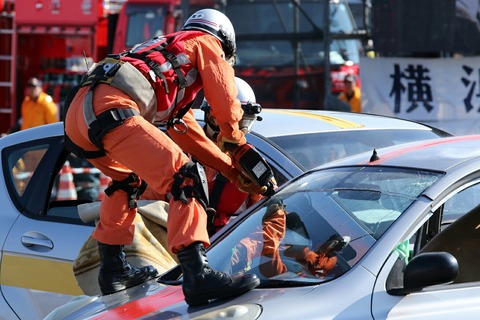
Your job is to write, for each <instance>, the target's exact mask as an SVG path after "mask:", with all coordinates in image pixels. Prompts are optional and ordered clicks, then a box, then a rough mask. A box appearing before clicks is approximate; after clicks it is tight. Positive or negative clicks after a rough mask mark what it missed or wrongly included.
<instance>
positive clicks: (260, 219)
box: [209, 167, 441, 286]
mask: <svg viewBox="0 0 480 320" xmlns="http://www.w3.org/2000/svg"><path fill="white" fill-rule="evenodd" d="M352 171H353V172H352ZM440 175H441V174H440V173H435V172H428V171H421V170H407V169H405V170H402V169H398V168H396V169H392V168H386V167H385V168H382V169H381V170H378V168H365V167H358V168H334V169H326V170H321V171H317V172H314V173H312V174H310V175H308V178H303V179H298V180H296V181H293V182H292V183H290V184H288V185H287V186H285V187H284V188H282V189H281V190H279V192H278V193H277V194H276V195H275V196H273V197H272V198H270V199H267V200H265V201H264V202H262V203H260V204H259V205H258V208H257V210H256V211H255V212H254V213H252V214H250V215H248V217H246V218H245V220H244V221H242V223H241V224H237V225H236V226H235V228H232V230H230V231H227V236H226V237H222V241H220V242H217V243H215V244H214V246H213V247H212V249H211V250H210V251H209V261H210V262H211V263H212V264H214V267H215V268H216V269H220V270H222V271H224V272H238V271H246V272H251V273H255V274H257V276H259V277H260V279H262V280H263V281H264V285H266V286H268V285H269V283H270V284H272V282H270V280H272V281H275V285H280V286H281V284H278V283H277V281H287V280H288V281H293V282H296V283H298V282H301V283H312V282H318V281H327V280H331V279H333V278H335V277H337V276H340V275H342V274H343V273H345V272H347V271H348V270H349V269H350V268H351V267H353V266H354V265H355V264H356V263H358V261H360V259H361V258H362V257H363V256H364V255H365V254H366V253H367V252H368V251H369V250H370V248H371V247H372V246H373V245H374V244H375V242H376V241H377V240H378V239H380V238H381V237H382V236H383V234H384V233H385V231H386V230H387V229H388V228H389V227H390V226H392V224H393V223H394V222H395V221H396V220H397V218H398V217H399V216H400V215H401V214H402V213H403V212H404V211H405V210H406V209H407V208H408V207H409V206H410V205H411V204H412V203H413V202H414V201H416V200H417V198H418V197H419V196H420V195H421V194H422V192H423V191H424V190H425V189H427V188H428V187H429V186H431V185H432V184H433V183H434V182H435V181H436V180H437V179H438V177H439V176H440ZM279 208H280V209H279ZM282 211H283V212H282ZM239 219H242V217H239ZM342 243H343V244H344V246H343V247H342V245H341V244H342ZM337 246H340V247H337ZM332 248H337V249H336V251H334V252H332V251H328V250H333V249H332ZM326 250H327V251H326ZM312 256H314V257H315V258H318V257H319V256H321V259H324V262H325V265H324V266H325V268H326V269H324V270H323V271H321V270H316V269H312V265H311V264H309V261H310V260H309V259H310V258H311V257H312ZM285 285H288V284H286V283H285Z"/></svg>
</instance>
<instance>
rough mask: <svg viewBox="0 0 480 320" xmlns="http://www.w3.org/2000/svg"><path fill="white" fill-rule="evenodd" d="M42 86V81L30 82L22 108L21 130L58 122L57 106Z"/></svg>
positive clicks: (34, 79) (32, 80)
mask: <svg viewBox="0 0 480 320" xmlns="http://www.w3.org/2000/svg"><path fill="white" fill-rule="evenodd" d="M42 86H43V83H42V81H40V80H39V79H37V78H30V79H29V80H28V82H27V86H26V88H25V92H26V95H25V99H24V100H23V102H22V106H21V120H20V130H25V129H29V128H33V127H37V126H41V125H44V124H49V123H54V122H58V108H57V105H56V104H55V102H54V101H53V99H52V97H51V96H49V95H48V94H47V93H46V92H44V91H43V88H42Z"/></svg>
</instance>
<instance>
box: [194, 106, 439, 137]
mask: <svg viewBox="0 0 480 320" xmlns="http://www.w3.org/2000/svg"><path fill="white" fill-rule="evenodd" d="M194 113H195V118H196V119H197V120H203V111H201V110H200V109H194ZM260 117H262V120H261V123H262V125H261V126H259V125H255V124H254V125H253V129H252V130H253V131H254V132H256V133H258V134H260V135H262V136H264V137H267V138H271V137H279V136H287V135H292V134H308V133H312V132H333V131H339V130H364V129H371V130H384V129H408V130H432V128H431V127H429V126H427V125H423V124H420V123H417V122H413V121H409V120H404V119H400V118H394V117H387V116H381V115H374V114H366V113H353V112H341V111H327V110H302V109H263V110H262V112H261V113H260ZM445 134H447V133H445Z"/></svg>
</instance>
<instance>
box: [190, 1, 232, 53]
mask: <svg viewBox="0 0 480 320" xmlns="http://www.w3.org/2000/svg"><path fill="white" fill-rule="evenodd" d="M182 30H200V31H204V32H207V33H209V34H211V35H213V36H214V37H216V38H217V39H218V40H220V42H221V43H222V47H223V52H225V59H226V60H227V61H231V60H232V59H233V58H234V57H235V51H236V44H235V30H234V29H233V25H232V22H231V21H230V19H228V18H227V16H226V15H224V14H223V13H222V12H220V11H218V10H215V9H202V10H198V11H197V12H195V13H194V14H192V15H191V16H190V18H188V19H187V21H185V24H184V25H183V27H182Z"/></svg>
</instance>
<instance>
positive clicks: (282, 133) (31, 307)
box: [0, 110, 448, 319]
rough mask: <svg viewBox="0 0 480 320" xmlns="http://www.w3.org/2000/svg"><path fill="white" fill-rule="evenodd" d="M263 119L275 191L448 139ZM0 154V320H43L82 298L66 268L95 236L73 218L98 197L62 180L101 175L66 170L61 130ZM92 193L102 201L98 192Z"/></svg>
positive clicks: (303, 116)
mask: <svg viewBox="0 0 480 320" xmlns="http://www.w3.org/2000/svg"><path fill="white" fill-rule="evenodd" d="M196 112H197V117H198V119H199V121H201V119H202V113H201V112H200V111H198V110H196ZM262 117H263V120H262V121H260V122H257V123H256V124H255V126H254V131H253V132H252V133H251V134H249V135H248V137H247V139H248V141H249V142H250V143H252V144H253V145H255V146H256V147H257V149H258V150H259V151H260V152H261V153H262V155H263V156H264V157H265V158H266V159H267V160H268V161H269V163H270V164H271V166H272V168H273V169H274V171H275V175H276V179H277V181H278V183H279V184H283V183H284V182H286V181H288V180H290V179H292V178H293V177H295V176H298V175H299V174H301V173H302V172H304V171H305V170H306V169H309V168H311V167H313V166H316V165H318V164H321V163H324V162H326V161H330V160H334V159H336V158H339V157H344V156H347V155H350V154H354V153H358V152H361V151H365V150H370V149H372V148H379V147H383V146H386V145H393V144H397V143H403V142H408V141H414V140H423V139H431V138H437V137H439V136H440V137H443V136H447V135H448V134H447V133H445V132H443V131H440V130H436V129H434V128H430V127H427V126H424V125H420V124H416V123H412V122H408V121H403V120H399V119H393V118H386V117H379V116H373V115H364V114H351V113H335V112H321V111H318V112H317V111H299V110H296V111H289V110H271V111H270V110H264V112H262ZM0 150H1V171H0V175H1V181H2V183H0V188H1V190H2V191H1V192H0V203H1V204H2V205H1V209H0V212H1V214H0V245H1V251H0V254H1V256H0V271H1V272H0V292H1V294H0V319H41V318H43V317H44V316H45V315H47V314H48V313H49V312H50V311H52V310H53V309H54V308H55V307H58V306H60V305H63V304H64V303H66V302H67V301H69V300H70V299H71V298H72V297H73V296H77V295H82V294H83V291H82V290H81V289H80V287H79V286H78V284H77V281H76V278H75V276H74V274H73V272H72V261H74V259H75V258H76V257H77V255H78V253H79V251H80V248H81V247H82V245H83V244H84V242H85V241H86V240H87V238H88V237H89V236H90V234H91V232H92V231H93V229H94V223H93V222H91V223H84V222H82V220H81V219H80V218H79V213H78V207H77V206H78V205H80V204H83V203H85V202H92V201H95V200H97V198H93V199H92V198H85V197H83V196H81V191H82V188H83V187H84V186H83V184H80V183H77V182H76V180H75V181H72V180H70V181H68V180H65V177H68V176H70V177H71V175H73V176H74V177H76V176H77V175H78V174H80V172H83V173H85V172H87V171H88V172H90V174H92V175H96V176H97V178H99V179H100V180H101V178H102V176H101V174H100V173H99V172H98V171H95V169H94V168H89V167H88V166H85V167H82V166H80V167H73V168H72V165H71V164H73V163H74V162H75V159H74V157H73V156H72V155H71V154H69V153H68V152H67V151H66V150H65V148H64V143H63V125H62V123H55V124H51V125H45V126H41V127H37V128H33V129H29V130H25V131H20V132H17V133H14V134H11V135H9V136H6V137H4V138H1V139H0ZM67 164H69V165H68V166H67ZM67 169H68V170H67ZM87 184H88V183H87ZM96 188H97V189H100V192H99V195H100V196H102V194H103V193H102V190H101V189H102V185H96ZM97 191H98V190H97Z"/></svg>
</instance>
